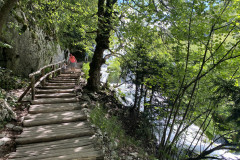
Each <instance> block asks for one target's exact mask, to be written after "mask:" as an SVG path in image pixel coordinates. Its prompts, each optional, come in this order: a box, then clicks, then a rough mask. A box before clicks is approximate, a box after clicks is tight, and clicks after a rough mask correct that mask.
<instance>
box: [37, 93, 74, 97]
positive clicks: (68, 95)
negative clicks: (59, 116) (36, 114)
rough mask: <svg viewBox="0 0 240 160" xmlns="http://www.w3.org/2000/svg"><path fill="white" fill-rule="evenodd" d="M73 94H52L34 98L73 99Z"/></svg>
mask: <svg viewBox="0 0 240 160" xmlns="http://www.w3.org/2000/svg"><path fill="white" fill-rule="evenodd" d="M75 96H76V94H75V93H53V94H36V96H35V97H36V98H60V97H63V98H67V97H75Z"/></svg>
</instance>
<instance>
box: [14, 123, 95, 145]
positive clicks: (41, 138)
mask: <svg viewBox="0 0 240 160" xmlns="http://www.w3.org/2000/svg"><path fill="white" fill-rule="evenodd" d="M93 134H94V132H93V130H92V129H90V128H89V125H88V124H87V123H86V122H72V123H62V124H52V125H44V126H35V127H28V128H24V129H23V132H22V134H21V135H19V136H18V138H17V139H16V143H17V144H31V143H38V142H49V141H56V140H62V139H68V138H76V137H83V136H91V135H93Z"/></svg>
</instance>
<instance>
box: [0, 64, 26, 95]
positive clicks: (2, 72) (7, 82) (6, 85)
mask: <svg viewBox="0 0 240 160" xmlns="http://www.w3.org/2000/svg"><path fill="white" fill-rule="evenodd" d="M27 85H28V83H27V80H26V79H23V78H21V77H18V76H15V75H14V74H13V73H12V71H11V70H9V69H3V68H0V87H1V88H2V89H5V90H7V91H8V90H12V89H20V88H23V87H26V86H27Z"/></svg>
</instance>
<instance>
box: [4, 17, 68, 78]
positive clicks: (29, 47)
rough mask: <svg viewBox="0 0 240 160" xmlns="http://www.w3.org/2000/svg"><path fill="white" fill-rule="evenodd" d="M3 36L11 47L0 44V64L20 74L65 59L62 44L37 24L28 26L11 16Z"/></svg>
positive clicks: (24, 74)
mask: <svg viewBox="0 0 240 160" xmlns="http://www.w3.org/2000/svg"><path fill="white" fill-rule="evenodd" d="M20 16H22V15H21V14H19V15H18V17H20ZM15 17H16V16H15ZM20 18H23V19H24V17H20ZM2 37H4V39H3V40H2V41H3V42H4V43H7V44H9V45H10V46H11V47H10V48H9V47H5V48H4V47H2V48H1V46H0V66H1V67H5V68H8V69H11V70H12V71H13V72H14V73H17V74H18V75H23V76H28V74H30V73H31V72H34V71H36V70H38V69H39V68H41V67H42V66H44V65H46V64H49V63H54V62H57V61H60V60H63V59H64V52H63V51H62V50H61V48H60V45H59V44H58V43H57V42H56V41H55V40H53V39H52V38H51V37H49V36H47V35H46V33H44V32H43V30H41V29H40V28H38V27H37V26H31V27H28V26H26V25H25V24H24V23H19V20H17V19H16V18H13V17H11V16H10V17H9V19H8V22H7V24H6V25H5V27H4V29H3V34H2Z"/></svg>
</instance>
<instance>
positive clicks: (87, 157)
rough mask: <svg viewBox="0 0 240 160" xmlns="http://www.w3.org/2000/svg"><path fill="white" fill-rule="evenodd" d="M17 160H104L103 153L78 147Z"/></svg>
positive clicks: (17, 159) (37, 153)
mask: <svg viewBox="0 0 240 160" xmlns="http://www.w3.org/2000/svg"><path fill="white" fill-rule="evenodd" d="M14 159H16V160H40V159H41V160H42V159H45V160H56V159H64V160H65V159H75V160H76V159H79V160H94V159H95V160H103V159H102V153H101V152H100V151H96V150H95V149H93V148H90V149H88V148H86V149H84V148H83V147H78V148H70V149H62V150H57V151H52V152H45V153H39V152H37V151H36V154H35V155H32V156H28V157H20V158H14Z"/></svg>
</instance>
